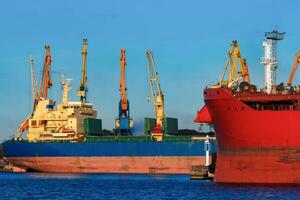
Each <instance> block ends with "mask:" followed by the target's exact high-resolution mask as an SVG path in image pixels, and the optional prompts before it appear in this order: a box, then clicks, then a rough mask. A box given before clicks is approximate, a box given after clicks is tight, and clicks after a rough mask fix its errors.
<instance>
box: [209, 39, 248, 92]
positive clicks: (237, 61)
mask: <svg viewBox="0 0 300 200" xmlns="http://www.w3.org/2000/svg"><path fill="white" fill-rule="evenodd" d="M227 56H228V58H227V61H226V65H225V68H224V71H223V73H222V75H221V79H220V82H219V84H217V85H216V86H215V87H222V86H223V87H224V86H225V87H229V88H232V87H233V84H235V83H238V85H239V83H242V82H247V83H248V84H249V85H250V83H251V82H250V74H249V70H248V64H247V62H246V59H244V58H243V57H242V55H241V51H240V47H239V44H238V42H237V41H236V40H234V41H232V43H231V45H230V49H229V51H228V54H227ZM227 71H228V78H227V79H226V78H225V76H226V72H227Z"/></svg>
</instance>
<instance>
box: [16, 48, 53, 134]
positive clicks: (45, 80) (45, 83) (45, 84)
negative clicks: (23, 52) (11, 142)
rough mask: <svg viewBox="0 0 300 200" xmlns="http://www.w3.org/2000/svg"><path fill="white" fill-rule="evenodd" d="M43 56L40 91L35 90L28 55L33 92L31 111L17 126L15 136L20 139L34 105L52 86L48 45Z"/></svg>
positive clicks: (46, 95)
mask: <svg viewBox="0 0 300 200" xmlns="http://www.w3.org/2000/svg"><path fill="white" fill-rule="evenodd" d="M45 52H46V55H45V58H44V66H43V72H42V77H41V80H40V91H39V92H38V90H37V84H36V81H35V77H34V66H33V59H32V57H31V56H30V67H31V79H32V87H33V88H32V91H33V94H34V97H33V110H32V113H31V114H30V115H29V116H28V117H27V118H26V119H25V120H24V121H23V123H22V124H21V125H20V126H19V129H18V131H17V138H18V139H20V138H21V137H22V134H23V132H25V131H26V130H27V129H28V128H29V119H30V117H31V116H32V114H33V113H34V112H35V109H36V106H37V104H38V102H39V101H41V100H43V99H47V97H48V89H50V88H51V87H52V84H53V83H52V79H51V54H50V46H49V45H46V46H45Z"/></svg>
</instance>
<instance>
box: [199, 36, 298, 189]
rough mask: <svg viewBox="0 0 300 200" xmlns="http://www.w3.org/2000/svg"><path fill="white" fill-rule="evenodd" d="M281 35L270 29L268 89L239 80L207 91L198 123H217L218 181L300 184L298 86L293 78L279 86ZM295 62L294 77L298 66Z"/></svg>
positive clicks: (265, 61)
mask: <svg viewBox="0 0 300 200" xmlns="http://www.w3.org/2000/svg"><path fill="white" fill-rule="evenodd" d="M282 38H283V33H278V32H277V31H273V32H269V33H266V38H265V41H264V43H263V45H264V47H265V57H264V58H263V59H261V62H262V63H263V64H265V70H266V71H265V72H266V76H265V77H266V80H265V88H264V89H263V90H261V91H256V87H255V86H252V85H251V84H249V83H247V82H243V84H238V83H237V81H236V85H233V84H231V83H232V82H231V83H228V82H227V85H226V84H219V85H217V86H215V87H212V88H206V89H205V90H204V101H205V106H204V107H203V108H202V109H201V110H200V111H199V112H198V115H197V117H196V119H195V121H196V122H206V123H212V124H213V125H214V129H215V131H216V137H217V163H216V171H215V177H214V180H215V181H216V182H224V183H300V126H299V124H298V123H299V118H300V92H299V87H290V86H289V85H290V84H291V82H290V81H289V83H288V84H287V85H288V86H284V85H283V84H281V85H277V86H276V85H275V84H274V82H275V81H276V80H274V77H275V78H276V67H277V59H276V48H274V45H276V41H277V40H280V39H282ZM268 44H270V46H268ZM275 47H276V46H275ZM270 49H271V51H270ZM272 51H273V52H272ZM268 53H269V54H271V55H268ZM268 59H269V60H268ZM296 61H297V60H295V65H294V69H293V71H292V74H291V77H292V76H293V75H294V73H295V69H296V68H297V66H298V64H299V62H296ZM274 65H275V67H274ZM242 78H243V77H242Z"/></svg>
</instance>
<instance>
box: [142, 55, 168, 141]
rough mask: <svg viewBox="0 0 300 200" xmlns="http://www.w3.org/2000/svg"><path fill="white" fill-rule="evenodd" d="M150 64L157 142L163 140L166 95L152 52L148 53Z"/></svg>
mask: <svg viewBox="0 0 300 200" xmlns="http://www.w3.org/2000/svg"><path fill="white" fill-rule="evenodd" d="M146 58H147V63H148V75H149V82H150V89H151V97H152V103H153V106H154V110H155V117H156V126H155V127H154V129H153V132H152V137H153V138H155V139H156V140H157V141H162V140H163V120H164V118H165V106H164V94H163V92H162V90H161V87H160V82H159V78H158V73H157V71H156V65H155V61H154V56H153V53H152V51H150V50H148V51H147V52H146Z"/></svg>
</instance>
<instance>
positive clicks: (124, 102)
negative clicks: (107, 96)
mask: <svg viewBox="0 0 300 200" xmlns="http://www.w3.org/2000/svg"><path fill="white" fill-rule="evenodd" d="M126 65H127V62H126V50H125V49H121V58H120V68H121V78H120V94H121V99H120V101H119V116H118V118H117V119H116V120H115V132H116V133H117V134H119V135H132V131H133V120H132V119H131V118H130V109H129V100H128V98H127V88H126V76H125V68H126Z"/></svg>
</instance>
